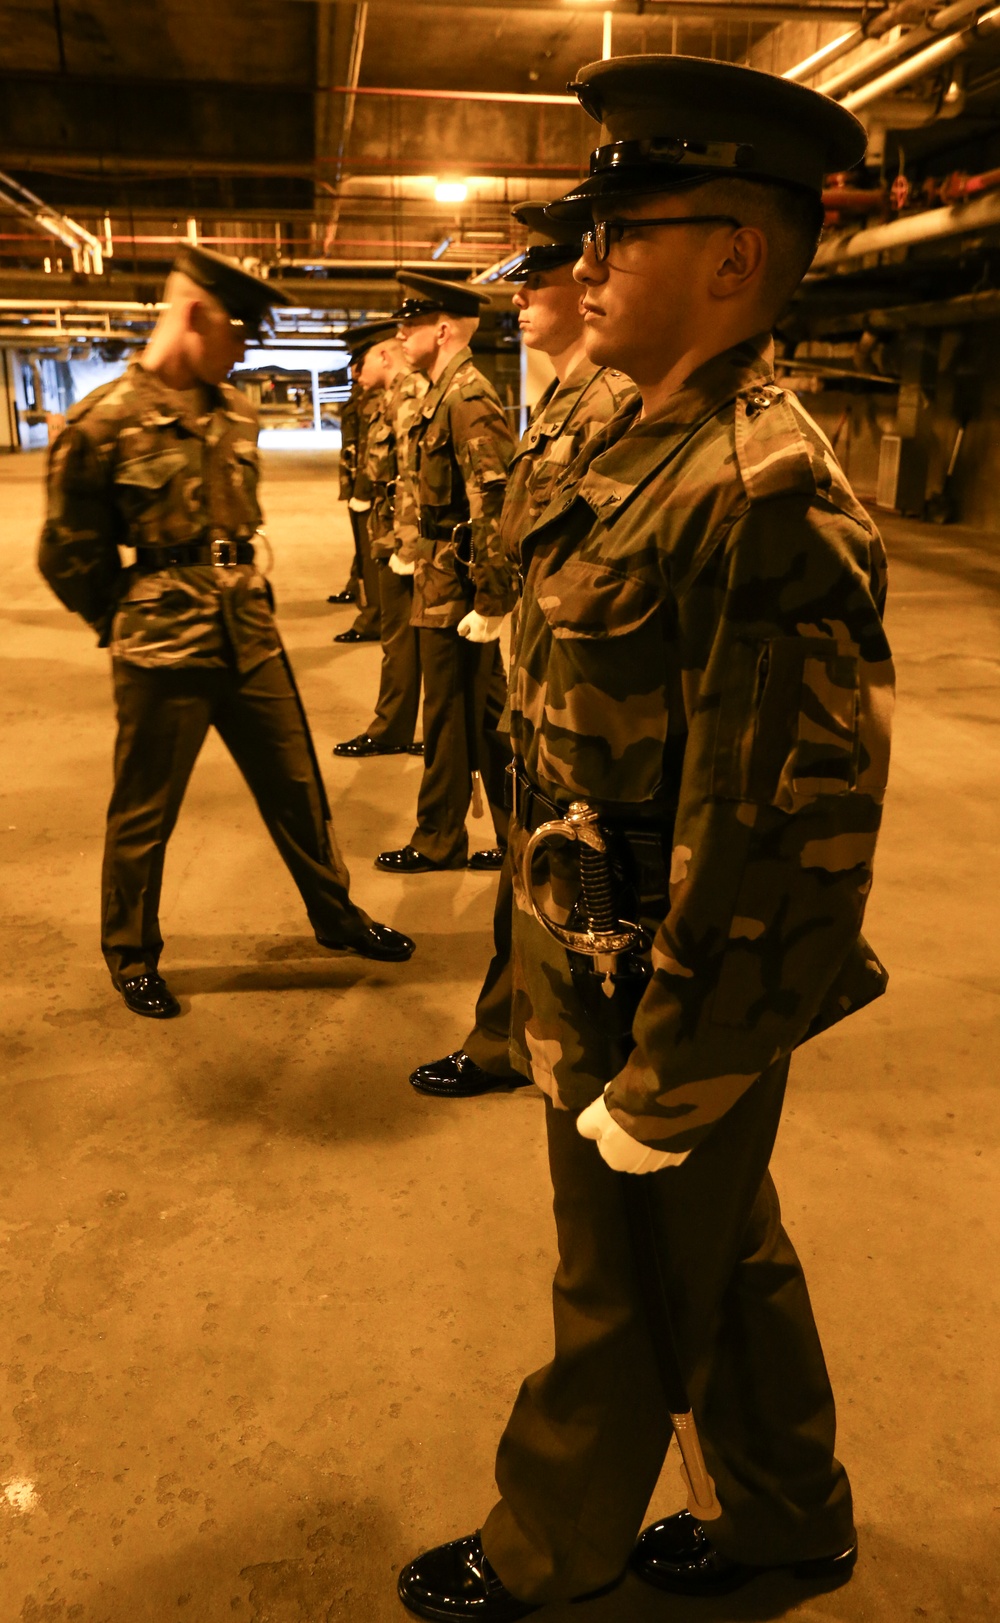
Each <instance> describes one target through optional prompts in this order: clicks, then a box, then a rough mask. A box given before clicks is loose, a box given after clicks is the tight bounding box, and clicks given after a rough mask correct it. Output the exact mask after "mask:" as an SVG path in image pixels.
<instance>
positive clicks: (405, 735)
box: [333, 320, 428, 757]
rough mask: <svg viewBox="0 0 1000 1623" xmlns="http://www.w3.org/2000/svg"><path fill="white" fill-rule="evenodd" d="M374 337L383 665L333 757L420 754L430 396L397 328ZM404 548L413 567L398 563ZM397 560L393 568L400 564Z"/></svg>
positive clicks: (375, 508)
mask: <svg viewBox="0 0 1000 1623" xmlns="http://www.w3.org/2000/svg"><path fill="white" fill-rule="evenodd" d="M362 331H363V332H364V334H365V335H366V336H367V337H368V338H369V339H370V342H369V345H368V348H367V349H366V351H365V354H364V360H363V361H362V365H361V374H360V382H361V384H362V386H363V387H364V388H366V389H372V390H378V391H379V393H378V395H377V399H376V404H375V408H374V410H373V413H372V417H371V422H370V423H369V426H368V434H367V439H366V452H365V473H366V475H367V480H368V486H369V489H370V493H371V508H370V511H369V513H368V546H369V550H370V552H371V556H372V559H373V560H374V565H375V571H376V575H377V580H378V595H379V610H380V628H381V631H380V634H381V639H382V667H381V671H380V674H379V690H378V698H377V699H376V702H375V715H374V718H373V719H372V721H370V722H369V724H368V726H367V727H366V728H365V730H364V732H361V733H359V734H358V735H357V737H356V738H349V739H346V740H345V741H344V743H342V744H336V745H335V746H334V750H333V753H334V755H342V756H343V755H346V756H352V757H357V756H369V755H405V754H407V753H410V754H414V755H419V754H421V753H422V750H421V746H420V745H419V744H415V743H414V737H415V733H416V725H417V714H418V711H419V707H420V653H419V649H418V646H417V632H416V630H415V628H414V627H413V625H412V624H411V618H412V612H413V573H412V569H411V568H410V567H409V566H410V564H411V563H412V559H413V557H414V556H415V548H416V544H417V542H418V541H419V528H418V525H417V520H416V508H415V502H414V499H413V494H412V481H409V480H408V478H407V463H406V450H407V442H408V438H409V433H410V430H411V428H412V427H413V424H414V422H415V421H416V418H417V416H418V414H419V402H420V401H421V400H422V399H423V396H424V395H425V394H426V392H427V388H428V382H427V378H426V377H425V376H424V374H423V373H422V372H414V371H413V370H411V368H410V366H409V364H408V362H407V360H406V357H405V355H404V354H403V346H402V343H401V341H400V339H399V338H398V337H397V335H396V322H395V321H394V320H393V321H388V322H382V321H380V322H374V321H373V322H369V323H368V326H367V327H366V328H364V329H361V328H356V329H355V334H354V336H355V341H357V338H358V335H359V334H360V333H362ZM404 548H405V549H406V558H407V567H406V568H404V569H402V570H400V568H399V561H400V558H401V557H402V555H403V549H404ZM393 560H395V563H394V561H393Z"/></svg>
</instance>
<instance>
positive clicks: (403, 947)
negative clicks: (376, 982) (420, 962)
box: [316, 924, 416, 964]
mask: <svg viewBox="0 0 1000 1623" xmlns="http://www.w3.org/2000/svg"><path fill="white" fill-rule="evenodd" d="M316 940H317V941H318V942H319V944H320V946H321V947H329V948H330V950H331V951H333V952H356V953H360V955H361V957H362V958H380V959H382V961H383V962H384V963H387V964H402V963H405V961H406V959H407V958H412V956H413V953H414V951H415V949H416V942H415V941H411V940H410V937H409V936H408V935H404V934H403V932H402V930H393V929H392V928H391V926H390V925H388V924H370V925H369V926H368V929H367V930H366V931H365V933H364V935H363V936H361V938H360V939H359V940H355V941H325V940H324V939H323V937H322V936H319V935H318V936H317V937H316Z"/></svg>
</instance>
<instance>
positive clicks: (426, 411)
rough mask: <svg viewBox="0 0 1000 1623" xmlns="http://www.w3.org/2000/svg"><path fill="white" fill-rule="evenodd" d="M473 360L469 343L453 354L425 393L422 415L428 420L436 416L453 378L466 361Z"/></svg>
mask: <svg viewBox="0 0 1000 1623" xmlns="http://www.w3.org/2000/svg"><path fill="white" fill-rule="evenodd" d="M471 360H472V350H471V349H470V348H469V346H468V344H466V345H465V347H464V349H460V350H459V352H458V354H457V355H453V356H452V358H451V360H450V361H449V362H448V365H447V366H446V367H445V369H444V371H443V372H442V373H441V376H440V377H439V378H438V380H437V382H436V383H432V384H431V386H430V388H429V389H428V391H427V393H426V394H425V395H424V403H423V406H422V408H421V413H420V415H421V416H422V417H423V418H424V419H425V420H426V421H430V419H431V418H432V417H433V416H434V413H435V412H436V411H437V409H438V406H439V405H440V404H441V402H442V400H443V399H444V397H445V395H446V394H447V392H448V389H449V387H450V386H451V380H452V378H453V377H454V376H455V373H456V372H457V371H458V369H459V367H460V366H464V365H465V363H466V361H471Z"/></svg>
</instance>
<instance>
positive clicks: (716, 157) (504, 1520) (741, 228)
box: [399, 56, 892, 1623]
mask: <svg viewBox="0 0 1000 1623" xmlns="http://www.w3.org/2000/svg"><path fill="white" fill-rule="evenodd" d="M575 88H576V91H577V94H578V96H579V98H580V100H581V102H582V104H583V106H584V108H585V109H586V111H587V112H588V113H589V114H590V115H591V116H592V117H594V118H595V119H597V120H598V121H603V124H604V126H605V127H604V130H603V132H602V137H601V143H600V145H599V147H598V148H597V150H596V152H595V153H594V154H593V156H592V160H591V176H590V178H589V179H588V180H587V181H586V182H584V183H583V184H581V185H580V186H579V187H578V188H577V189H576V190H575V192H573V193H571V194H570V196H569V197H568V198H567V199H564V200H562V202H561V204H560V205H558V206H557V207H556V208H555V209H554V211H553V212H554V213H555V214H556V215H557V216H560V217H566V215H569V216H570V217H574V216H575V217H578V218H579V219H580V223H581V228H582V230H583V231H584V233H585V234H584V238H583V243H584V247H583V253H582V257H581V259H580V261H579V262H578V264H577V267H576V272H575V274H576V276H577V279H578V280H579V282H580V283H581V285H582V287H583V288H584V290H585V298H584V312H585V317H586V323H587V352H588V354H589V356H590V358H591V359H592V360H593V361H595V362H598V363H601V364H605V365H611V366H615V367H620V368H621V369H622V370H623V371H624V372H626V373H627V374H628V375H629V376H631V377H632V378H633V379H634V380H635V382H636V384H637V386H638V388H639V391H640V399H639V400H638V401H635V402H633V403H629V404H627V405H626V406H624V407H623V408H622V410H621V411H620V412H619V413H618V415H617V416H616V417H615V418H614V419H613V420H612V422H611V423H609V425H608V426H607V428H606V429H604V430H603V431H602V432H601V433H599V434H597V435H596V436H595V437H594V438H593V439H592V440H591V441H590V443H589V445H588V446H587V448H586V449H585V451H584V452H583V454H582V456H581V457H580V459H579V460H578V462H577V464H576V465H575V467H574V468H573V470H572V475H571V477H570V478H569V479H567V480H566V481H565V483H564V484H562V485H561V486H560V487H559V489H558V491H557V492H556V494H555V498H554V500H553V501H552V502H551V504H550V505H549V507H548V508H547V509H546V510H545V512H544V513H543V514H541V515H540V517H539V519H538V521H537V522H536V523H535V524H534V526H533V527H532V529H531V530H530V531H529V532H528V534H527V535H526V536H525V537H524V539H523V541H522V547H521V571H522V576H523V579H524V592H523V597H522V603H521V608H520V612H519V624H518V632H517V644H516V650H515V654H514V658H513V668H512V674H511V685H510V695H511V700H510V702H511V725H512V739H513V746H514V752H515V760H516V785H517V793H516V800H515V806H514V810H513V815H512V821H511V835H510V843H511V848H512V852H513V858H514V875H515V908H514V1013H513V1032H512V1042H513V1047H512V1053H513V1055H514V1058H515V1063H516V1064H517V1066H518V1068H519V1069H520V1070H522V1071H523V1073H524V1074H525V1075H529V1076H531V1077H532V1078H533V1079H534V1080H535V1081H536V1082H537V1084H538V1085H539V1087H540V1088H541V1089H542V1090H543V1092H544V1093H545V1094H546V1096H547V1098H546V1119H547V1129H548V1141H549V1158H550V1167H551V1171H552V1179H553V1187H554V1201H555V1216H556V1225H557V1232H558V1242H559V1258H560V1261H559V1268H558V1272H557V1275H556V1280H555V1287H554V1296H553V1307H554V1317H555V1351H554V1356H553V1359H552V1361H551V1362H550V1363H549V1364H548V1365H547V1366H545V1367H544V1368H542V1369H540V1370H539V1371H537V1372H536V1373H535V1374H534V1375H531V1376H529V1377H528V1378H527V1380H526V1381H525V1382H524V1383H523V1385H522V1387H521V1390H520V1394H519V1396H518V1398H517V1401H516V1404H515V1406H514V1410H513V1413H512V1415H511V1417H510V1420H509V1422H508V1424H507V1428H506V1430H505V1432H504V1435H503V1438H502V1440H501V1443H500V1447H499V1451H498V1454H497V1462H496V1480H497V1486H498V1488H499V1490H500V1500H499V1503H498V1504H497V1505H496V1506H495V1508H494V1509H493V1510H492V1512H491V1513H490V1515H489V1516H488V1518H487V1519H486V1521H485V1522H484V1524H483V1526H482V1530H481V1533H475V1534H471V1535H469V1536H468V1537H466V1538H462V1539H458V1540H455V1541H454V1542H452V1543H450V1544H446V1545H443V1546H440V1547H438V1548H436V1549H434V1550H431V1551H428V1552H427V1553H426V1554H425V1555H423V1556H420V1557H418V1558H417V1559H416V1560H415V1561H413V1562H411V1563H410V1565H409V1566H408V1567H406V1568H405V1569H404V1570H403V1572H402V1574H401V1576H400V1581H399V1593H400V1596H401V1598H402V1600H403V1601H404V1603H405V1604H406V1605H407V1606H408V1607H409V1608H410V1609H411V1610H412V1611H414V1612H416V1613H417V1614H418V1615H420V1616H422V1617H427V1618H433V1619H444V1618H447V1619H450V1620H453V1623H454V1620H458V1619H463V1618H465V1619H471V1618H477V1619H480V1620H482V1623H514V1620H515V1619H518V1618H522V1617H525V1616H527V1615H528V1614H529V1613H530V1612H532V1611H534V1610H535V1609H536V1608H537V1607H539V1606H541V1605H543V1604H546V1603H549V1602H559V1601H565V1600H569V1599H570V1598H575V1597H580V1596H583V1595H586V1594H590V1593H593V1592H595V1591H600V1590H602V1589H604V1588H607V1587H609V1586H611V1585H613V1584H614V1583H616V1582H617V1581H618V1579H619V1578H620V1577H621V1575H622V1573H623V1572H624V1570H625V1569H626V1567H627V1566H628V1565H629V1564H631V1566H632V1567H633V1569H634V1571H635V1572H636V1573H637V1574H638V1576H639V1577H640V1578H641V1579H643V1580H644V1581H646V1582H648V1583H651V1584H654V1585H657V1586H659V1587H661V1588H663V1589H666V1590H668V1591H674V1592H679V1593H686V1594H702V1595H705V1594H717V1593H721V1592H724V1591H726V1590H729V1589H734V1588H736V1587H738V1586H739V1585H741V1584H743V1583H745V1582H747V1581H748V1580H750V1579H752V1578H753V1577H755V1576H756V1575H757V1574H758V1573H759V1572H761V1571H762V1570H765V1569H768V1570H777V1569H784V1570H787V1571H789V1572H790V1573H791V1574H792V1575H794V1576H795V1577H797V1578H799V1579H802V1580H809V1581H812V1582H815V1583H817V1584H821V1585H825V1586H830V1585H835V1584H837V1583H840V1582H843V1581H844V1580H845V1579H846V1578H847V1577H849V1575H850V1572H851V1569H852V1567H853V1564H854V1561H855V1558H856V1552H857V1544H856V1537H855V1532H854V1524H853V1515H852V1504H851V1490H850V1486H849V1483H848V1479H847V1474H846V1472H845V1470H844V1468H843V1466H842V1465H841V1464H840V1462H839V1461H838V1460H837V1458H836V1454H835V1449H834V1443H835V1414H834V1402H833V1395H832V1392H831V1390H830V1383H829V1378H828V1375H827V1371H826V1366H825V1363H824V1359H823V1353H822V1348H821V1346H820V1341H819V1336H818V1332H817V1329H816V1325H815V1322H814V1319H813V1314H812V1309H811V1307H810V1303H809V1296H808V1292H807V1289H806V1284H805V1280H804V1277H803V1274H802V1269H801V1265H800V1263H799V1261H798V1258H797V1257H796V1255H795V1252H794V1250H793V1248H792V1245H791V1242H790V1241H789V1239H788V1236H787V1235H786V1234H785V1232H784V1229H783V1228H782V1225H781V1218H780V1210H779V1205H778V1199H777V1195H776V1193H775V1189H774V1185H773V1183H772V1181H771V1178H770V1176H769V1173H768V1170H767V1168H768V1162H769V1159H770V1155H771V1150H772V1146H773V1143H774V1139H775V1134H776V1132H777V1128H778V1121H779V1117H780V1111H781V1104H782V1098H783V1094H784V1089H785V1082H786V1077H787V1072H788V1064H789V1056H790V1054H791V1052H792V1050H793V1049H794V1048H795V1047H796V1046H797V1045H798V1044H800V1043H802V1042H803V1041H805V1040H806V1039H807V1038H809V1037H811V1036H812V1035H814V1034H815V1033H816V1032H817V1031H820V1030H822V1029H824V1028H825V1027H826V1026H829V1025H831V1024H833V1023H834V1022H835V1021H837V1020H839V1019H841V1018H843V1017H844V1015H845V1014H847V1013H850V1012H851V1011H852V1010H853V1009H856V1008H858V1007H860V1006H861V1005H862V1004H863V1003H865V1002H867V1001H870V1000H871V998H872V997H875V996H877V995H878V994H879V992H880V991H881V990H882V989H883V987H884V983H885V974H884V971H883V970H882V968H881V966H880V965H879V964H878V962H877V960H876V959H875V958H874V955H873V954H872V953H871V950H870V949H869V948H868V947H867V944H866V943H865V942H864V940H863V938H862V937H861V936H860V933H859V932H860V926H861V922H862V918H863V915H864V910H865V903H866V901H867V897H868V894H869V890H870V887H871V881H872V861H873V855H874V849H875V842H876V836H877V832H878V828H879V822H880V815H881V802H882V798H883V792H884V789H885V784H886V776H887V766H888V738H889V721H890V715H891V701H892V664H891V659H890V653H889V648H888V645H887V642H886V638H885V634H884V631H883V628H882V607H883V601H884V592H885V556H884V552H883V549H882V545H881V542H880V540H879V537H878V534H877V532H876V531H875V529H874V527H873V525H872V523H871V521H870V519H869V518H868V516H867V514H866V513H865V511H864V509H863V508H862V507H861V506H860V504H859V503H858V502H857V501H856V499H855V497H854V496H853V494H852V492H851V490H850V487H849V486H848V484H847V481H846V479H845V477H844V474H843V472H842V471H841V469H840V468H839V466H838V464H837V462H836V459H835V457H834V455H833V452H832V450H831V448H830V445H829V442H828V441H827V440H826V438H825V437H824V436H823V434H822V433H821V432H820V431H819V429H817V427H816V426H815V424H814V423H813V422H812V421H811V419H810V418H809V417H808V416H807V415H806V413H805V412H804V411H803V409H802V408H801V407H800V406H799V404H798V402H797V400H796V398H795V396H794V395H792V394H790V393H788V392H786V391H785V390H783V389H782V388H779V387H777V386H776V385H775V383H774V380H773V370H772V355H773V350H772V344H771V339H770V333H769V329H770V328H771V326H772V325H773V323H774V320H775V318H776V317H777V315H778V314H779V313H780V311H781V309H782V308H783V307H784V306H785V304H786V303H787V301H788V299H789V298H790V296H791V294H792V292H793V290H794V287H795V285H796V283H797V282H798V280H799V279H800V278H801V276H802V275H803V274H804V272H805V270H806V269H807V267H808V265H809V263H810V261H811V258H812V254H813V252H814V249H815V244H816V241H817V239H818V235H819V231H820V227H821V223H822V205H821V191H822V186H823V181H824V176H825V174H827V173H829V172H831V171H834V170H846V169H850V168H851V167H853V166H854V165H855V164H857V163H858V162H860V160H861V158H862V156H863V154H864V147H865V137H864V131H863V129H862V128H861V126H860V125H859V124H858V123H857V121H856V120H855V119H854V118H853V117H852V116H851V115H850V114H849V113H847V112H846V111H845V110H844V109H843V108H841V107H840V106H838V105H837V104H836V103H833V102H831V101H829V100H827V99H826V98H825V97H822V96H819V95H817V94H816V93H815V92H813V91H809V90H806V89H804V88H803V87H801V86H799V85H796V84H791V83H789V82H788V81H785V80H782V79H778V78H775V77H772V76H771V75H768V74H761V73H757V72H755V71H754V70H752V69H749V68H741V67H736V66H734V65H731V64H728V63H720V62H714V61H702V60H698V59H694V58H684V57H669V56H667V57H623V58H617V59H611V60H609V61H604V62H598V63H594V64H592V65H590V66H589V67H587V68H584V69H583V70H581V72H580V74H579V76H578V83H577V85H576V86H575ZM545 824H552V825H554V828H553V829H551V830H548V831H544V832H543V826H544V825H545ZM556 833H558V834H559V838H558V839H557V840H556V839H554V838H553V837H552V836H554V835H555V834H556ZM534 834H537V836H538V838H537V839H536V840H534V842H533V852H534V859H533V861H532V862H531V863H530V864H528V865H527V870H526V869H525V865H524V858H525V852H526V850H527V847H528V843H529V840H531V839H532V836H533V835H534ZM629 921H631V925H638V926H640V927H641V929H642V932H643V933H642V934H641V935H637V934H636V931H635V930H634V929H632V928H631V925H629ZM627 926H628V927H627ZM567 933H568V934H567ZM620 937H624V938H625V939H626V940H628V941H629V942H631V943H632V947H631V950H630V951H624V950H623V951H621V952H618V951H617V950H616V951H615V952H608V951H605V952H604V953H596V955H595V944H596V947H599V946H600V943H601V941H607V940H608V939H616V940H617V939H619V938H620ZM567 940H568V941H569V943H570V944H569V945H568V946H567V945H564V944H562V943H563V942H566V941H567ZM644 1174H645V1175H647V1176H643V1177H642V1182H641V1184H640V1183H639V1177H640V1176H641V1175H644ZM639 1198H641V1200H642V1206H641V1207H640V1205H639ZM641 1211H644V1212H645V1217H644V1219H643V1222H642V1224H641V1225H637V1223H636V1221H635V1216H636V1213H637V1212H641ZM639 1238H641V1239H642V1242H643V1243H642V1245H641V1246H640V1244H639V1243H638V1241H639ZM664 1323H666V1324H667V1325H668V1326H670V1327H671V1328H672V1339H673V1341H674V1342H675V1343H676V1352H677V1363H678V1366H679V1372H680V1376H681V1377H682V1379H683V1381H684V1383H685V1384H686V1387H687V1395H686V1400H687V1401H689V1402H690V1404H691V1405H692V1406H693V1411H694V1415H695V1416H696V1418H697V1423H698V1426H699V1428H700V1431H701V1440H702V1444H703V1447H704V1454H705V1458H706V1460H707V1464H708V1468H709V1471H710V1473H711V1476H712V1478H714V1483H715V1490H716V1493H717V1500H718V1505H717V1506H716V1505H714V1504H712V1503H711V1496H709V1499H708V1500H705V1499H702V1500H697V1499H695V1498H694V1497H693V1496H692V1497H691V1498H689V1507H690V1506H691V1505H692V1503H693V1504H694V1506H695V1510H696V1511H697V1510H698V1506H699V1505H700V1504H705V1505H706V1514H707V1513H708V1512H711V1511H715V1510H718V1512H719V1513H718V1515H717V1516H715V1517H714V1518H713V1519H711V1520H707V1521H702V1520H701V1519H700V1516H699V1514H691V1511H690V1508H689V1510H688V1511H683V1512H681V1513H679V1514H678V1515H675V1516H671V1517H668V1518H667V1519H666V1520H664V1521H662V1522H659V1523H657V1524H655V1525H654V1526H653V1527H650V1528H647V1530H646V1531H645V1532H644V1533H643V1534H642V1536H641V1537H640V1538H639V1539H638V1542H636V1535H637V1533H638V1532H639V1529H640V1527H641V1525H642V1520H643V1517H644V1514H645V1512H646V1508H647V1505H648V1503H649V1498H650V1495H651V1493H652V1491H653V1488H654V1486H655V1483H656V1480H657V1477H658V1475H659V1473H660V1469H661V1466H662V1464H663V1459H664V1455H665V1452H666V1449H667V1446H668V1444H669V1442H670V1439H671V1435H672V1429H673V1428H672V1422H671V1414H672V1413H675V1412H678V1410H677V1398H676V1393H675V1394H674V1396H673V1400H672V1401H671V1398H670V1394H669V1393H668V1384H669V1383H668V1371H667V1356H666V1355H667V1352H668V1350H669V1349H668V1347H667V1342H666V1338H665V1336H664V1335H663V1334H662V1333H661V1332H662V1326H663V1324H664Z"/></svg>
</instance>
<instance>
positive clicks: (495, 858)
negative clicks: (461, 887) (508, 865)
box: [469, 845, 504, 873]
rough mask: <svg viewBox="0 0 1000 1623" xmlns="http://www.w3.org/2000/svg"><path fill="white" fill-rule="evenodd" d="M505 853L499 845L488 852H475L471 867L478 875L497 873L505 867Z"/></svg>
mask: <svg viewBox="0 0 1000 1623" xmlns="http://www.w3.org/2000/svg"><path fill="white" fill-rule="evenodd" d="M503 859H504V852H503V851H502V850H501V848H500V846H499V845H491V846H490V847H489V849H488V850H486V851H473V853H472V855H471V857H470V858H469V867H470V868H474V869H475V871H476V873H496V872H497V870H498V869H499V868H502V867H503Z"/></svg>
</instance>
